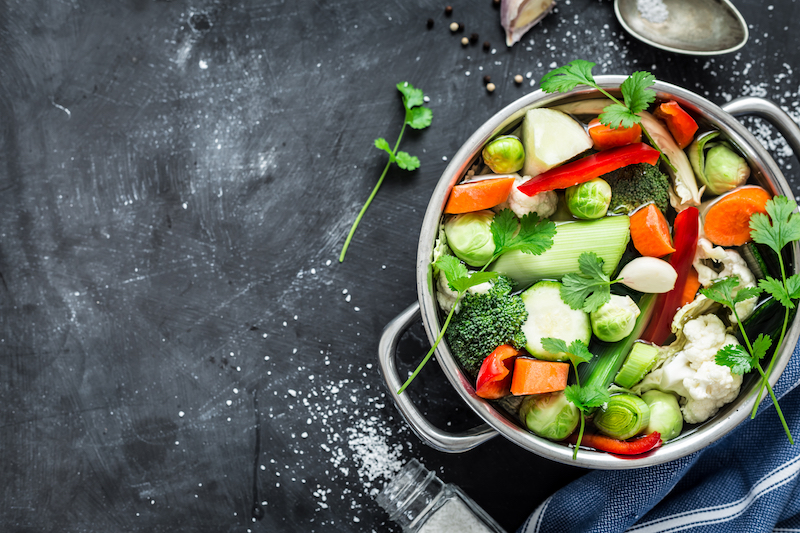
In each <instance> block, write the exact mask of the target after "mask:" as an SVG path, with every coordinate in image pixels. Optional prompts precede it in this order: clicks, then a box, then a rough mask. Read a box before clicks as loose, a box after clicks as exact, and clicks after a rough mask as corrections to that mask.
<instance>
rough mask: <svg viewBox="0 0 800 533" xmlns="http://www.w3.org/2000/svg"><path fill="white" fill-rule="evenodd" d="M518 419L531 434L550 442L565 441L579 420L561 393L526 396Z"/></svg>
mask: <svg viewBox="0 0 800 533" xmlns="http://www.w3.org/2000/svg"><path fill="white" fill-rule="evenodd" d="M519 417H520V420H522V423H523V424H525V427H527V428H528V430H530V431H531V432H532V433H535V434H536V435H539V436H540V437H544V438H545V439H550V440H564V439H566V438H567V437H569V436H570V435H571V434H572V432H573V431H575V428H576V427H578V423H579V422H580V420H581V415H580V411H578V408H577V407H575V404H573V403H571V402H570V401H569V400H567V398H566V396H564V393H563V392H552V393H550V394H537V395H533V396H526V397H525V400H523V402H522V405H521V406H520V408H519Z"/></svg>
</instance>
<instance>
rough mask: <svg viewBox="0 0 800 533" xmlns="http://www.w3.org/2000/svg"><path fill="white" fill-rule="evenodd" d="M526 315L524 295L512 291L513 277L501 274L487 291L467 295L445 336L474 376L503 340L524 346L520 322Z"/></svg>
mask: <svg viewBox="0 0 800 533" xmlns="http://www.w3.org/2000/svg"><path fill="white" fill-rule="evenodd" d="M527 318H528V312H527V311H526V310H525V304H524V303H523V302H522V298H521V297H520V296H519V295H513V296H512V295H511V280H510V279H509V278H508V277H506V276H499V277H498V278H497V279H496V280H495V281H494V284H493V285H492V288H491V289H489V290H488V291H487V292H484V293H478V294H469V293H467V294H466V295H465V296H464V298H463V299H462V301H461V310H460V311H459V312H458V313H457V314H455V315H454V316H453V318H452V319H451V320H450V325H449V326H448V327H447V331H446V333H445V336H446V338H447V343H448V344H449V345H450V350H451V351H452V352H453V355H454V356H455V357H456V359H457V360H458V362H459V363H461V366H463V367H464V369H465V370H466V371H467V372H468V373H469V374H470V375H471V376H472V377H473V378H474V377H476V376H477V375H478V370H480V368H481V363H483V360H484V359H485V358H486V357H487V356H488V355H489V354H490V353H492V351H494V349H495V348H497V347H498V346H500V345H501V344H511V345H513V346H514V347H515V348H523V347H524V346H525V343H526V340H525V334H524V333H523V332H522V329H521V326H522V324H523V323H524V322H525V320H526V319H527Z"/></svg>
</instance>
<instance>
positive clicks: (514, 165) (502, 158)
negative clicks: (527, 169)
mask: <svg viewBox="0 0 800 533" xmlns="http://www.w3.org/2000/svg"><path fill="white" fill-rule="evenodd" d="M483 162H484V163H486V164H487V165H489V168H491V169H492V172H494V173H496V174H510V173H512V172H516V171H518V170H519V169H521V168H522V165H523V164H524V163H525V148H523V146H522V141H520V140H519V139H518V138H517V137H514V136H513V135H503V136H502V137H498V138H496V139H494V140H493V141H491V142H489V144H487V145H486V146H484V147H483Z"/></svg>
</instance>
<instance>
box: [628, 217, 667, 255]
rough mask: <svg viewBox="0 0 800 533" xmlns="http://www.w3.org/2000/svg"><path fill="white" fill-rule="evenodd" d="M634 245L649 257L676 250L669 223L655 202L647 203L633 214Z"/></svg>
mask: <svg viewBox="0 0 800 533" xmlns="http://www.w3.org/2000/svg"><path fill="white" fill-rule="evenodd" d="M631 239H632V240H633V247H634V248H636V250H637V251H638V252H639V253H640V254H642V255H645V256H648V257H664V256H665V255H667V254H671V253H672V252H674V251H675V248H673V247H672V237H671V236H670V233H669V224H667V219H666V218H664V214H663V213H662V212H661V210H660V209H659V208H658V207H656V205H655V204H647V205H646V206H644V207H642V208H641V209H638V210H637V211H636V212H635V213H633V214H632V215H631Z"/></svg>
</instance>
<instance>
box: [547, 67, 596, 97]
mask: <svg viewBox="0 0 800 533" xmlns="http://www.w3.org/2000/svg"><path fill="white" fill-rule="evenodd" d="M594 66H595V63H592V62H591V61H584V60H583V59H576V60H574V61H571V62H570V63H567V64H566V65H564V66H562V67H558V68H556V69H553V70H551V71H550V72H548V73H547V74H545V75H544V76H542V79H541V80H539V86H540V87H541V88H542V90H543V91H544V92H546V93H555V92H566V91H571V90H572V89H574V88H575V87H577V86H578V85H589V86H592V87H595V86H597V83H596V82H595V81H594V77H593V76H592V68H593V67H594Z"/></svg>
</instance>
